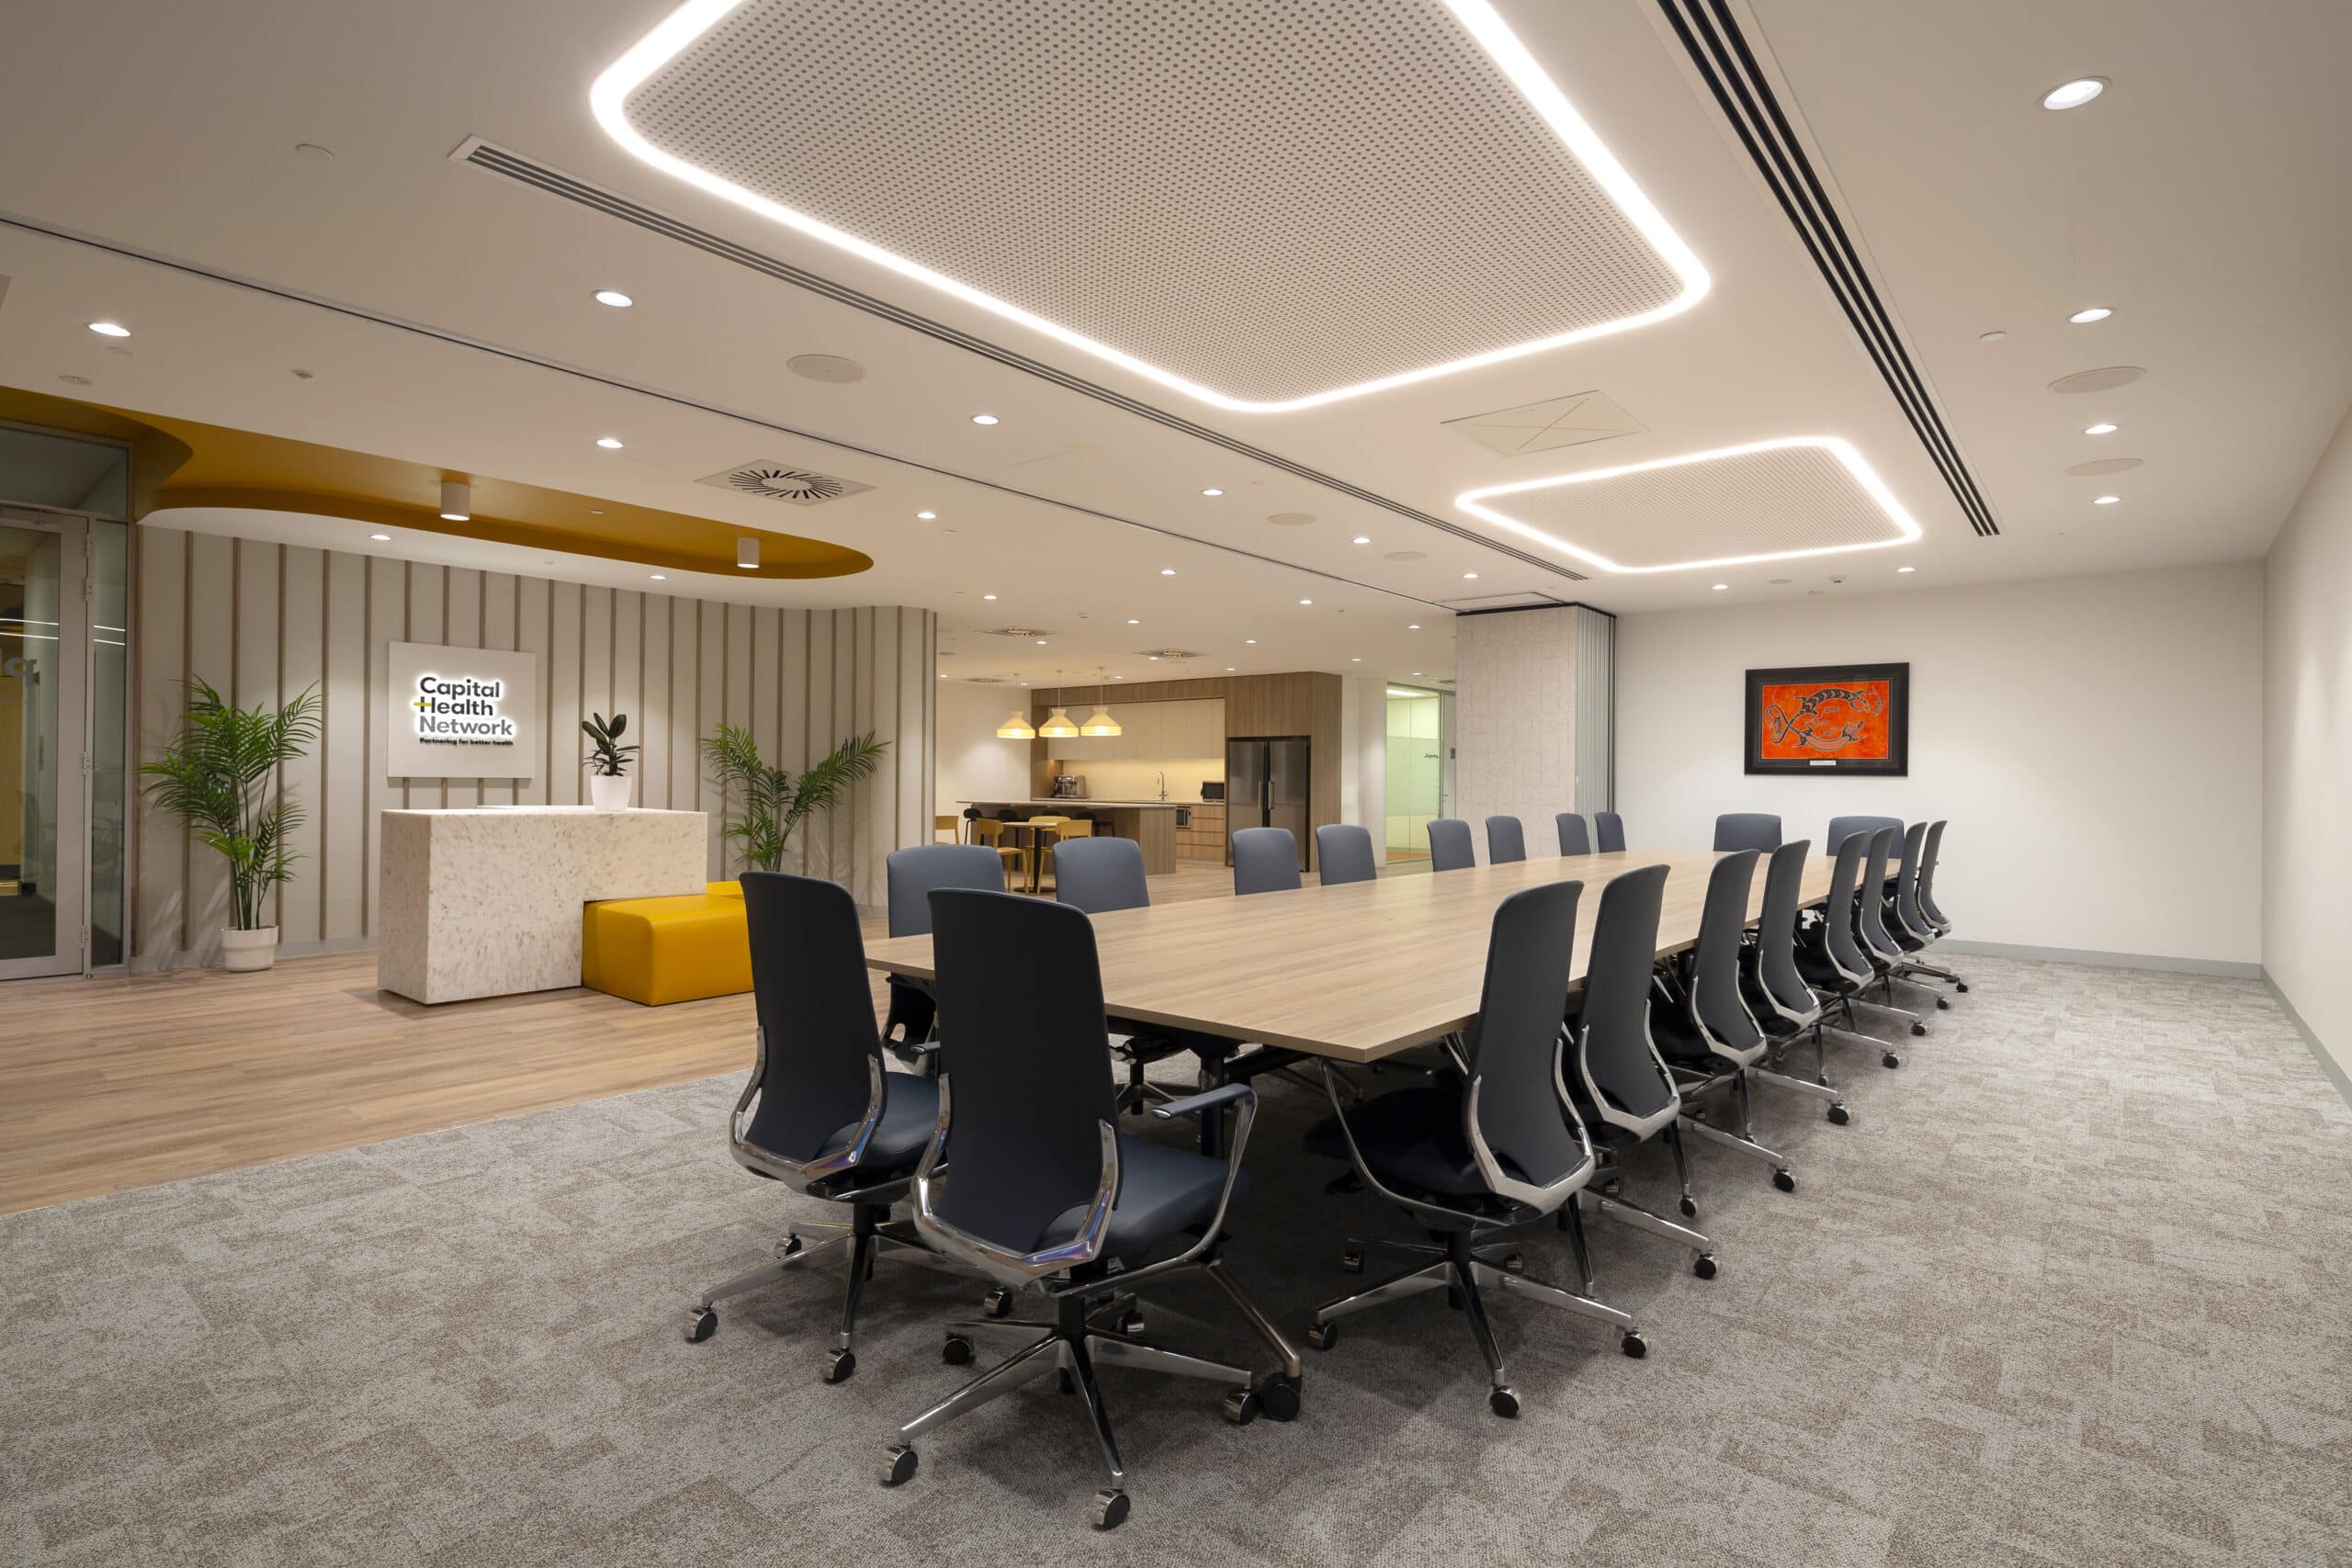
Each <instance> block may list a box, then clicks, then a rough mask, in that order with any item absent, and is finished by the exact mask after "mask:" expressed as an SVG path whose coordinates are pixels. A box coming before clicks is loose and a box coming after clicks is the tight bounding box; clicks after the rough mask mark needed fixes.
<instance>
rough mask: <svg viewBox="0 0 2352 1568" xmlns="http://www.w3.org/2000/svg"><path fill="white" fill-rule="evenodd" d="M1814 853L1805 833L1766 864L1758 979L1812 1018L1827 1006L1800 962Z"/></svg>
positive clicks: (1799, 1014)
mask: <svg viewBox="0 0 2352 1568" xmlns="http://www.w3.org/2000/svg"><path fill="white" fill-rule="evenodd" d="M1812 854H1813V844H1812V842H1811V841H1810V840H1805V839H1799V840H1797V841H1796V842H1795V843H1792V844H1782V845H1781V847H1780V848H1779V849H1776V850H1774V851H1773V852H1772V858H1771V859H1770V861H1768V862H1767V863H1765V866H1764V914H1763V918H1762V919H1760V920H1758V922H1757V927H1756V977H1757V980H1758V983H1760V984H1761V985H1762V986H1763V987H1764V992H1765V994H1766V995H1767V996H1769V997H1770V998H1772V1000H1773V1001H1774V1002H1776V1003H1778V1004H1779V1006H1780V1009H1781V1011H1782V1012H1783V1013H1786V1014H1788V1015H1789V1016H1790V1017H1792V1018H1803V1019H1811V1018H1814V1017H1815V1016H1816V1015H1818V1014H1819V1012H1820V1011H1821V1003H1820V1001H1819V999H1818V998H1815V996H1814V994H1813V987H1811V986H1808V985H1806V984H1805V982H1804V971H1802V970H1800V969H1799V968H1798V967H1797V899H1798V897H1799V895H1800V894H1801V893H1802V892H1803V891H1804V863H1805V862H1806V860H1808V859H1809V858H1811V856H1812Z"/></svg>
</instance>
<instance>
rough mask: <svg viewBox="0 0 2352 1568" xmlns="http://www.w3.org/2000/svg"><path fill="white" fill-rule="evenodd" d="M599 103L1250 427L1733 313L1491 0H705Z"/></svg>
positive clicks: (834, 232)
mask: <svg viewBox="0 0 2352 1568" xmlns="http://www.w3.org/2000/svg"><path fill="white" fill-rule="evenodd" d="M1531 95H1532V96H1531ZM594 106H595V108H596V112H597V115H598V118H600V120H602V121H603V123H604V124H605V129H606V130H608V131H610V132H611V133H612V134H613V135H614V136H615V137H616V139H617V140H619V141H621V142H622V143H623V145H625V146H628V147H629V148H630V150H631V151H632V152H637V153H638V154H639V156H640V157H644V158H646V159H647V160H648V161H649V162H651V163H653V164H656V165H657V166H660V167H662V168H664V169H666V170H668V171H669V172H670V173H673V174H675V175H679V176H680V177H682V178H687V179H690V180H693V181H694V182H695V183H696V184H698V185H702V186H705V187H706V188H708V189H712V190H716V191H718V193H719V194H721V195H725V196H728V197H730V198H731V199H735V200H737V201H740V202H742V203H743V204H744V205H746V206H750V207H752V208H753V209H755V210H759V211H762V212H763V213H764V214H766V215H767V216H769V217H772V218H775V219H776V220H778V221H782V222H786V223H787V224H790V225H791V226H793V227H795V228H797V229H800V230H801V231H804V232H808V233H811V234H814V235H815V236H816V237H818V238H820V239H823V240H826V241H828V242H829V243H835V244H840V245H842V246H843V247H844V248H847V249H851V250H854V251H856V252H858V253H859V254H865V256H867V258H868V259H870V260H875V261H878V262H881V263H882V264H883V265H890V266H893V267H894V268H896V269H897V270H899V271H900V272H902V273H905V274H907V275H909V276H916V277H919V278H921V279H922V281H924V282H926V283H930V284H933V286H935V287H940V288H946V289H948V290H949V291H951V292H954V293H956V294H958V295H959V296H960V297H962V298H965V299H968V300H970V301H972V302H973V303H976V304H980V305H983V306H986V307H987V308H989V309H991V310H997V311H999V313H1001V314H1004V315H1007V316H1010V317H1012V318H1013V319H1015V320H1018V321H1023V323H1024V324H1026V325H1029V326H1032V327H1035V328H1037V329H1038V330H1041V331H1046V332H1047V333H1049V334H1050V335H1054V336H1057V337H1059V338H1061V339H1062V340H1063V341H1065V342H1068V343H1071V344H1074V345H1076V346H1079V347H1081V348H1084V349H1086V350H1088V351H1089V352H1091V353H1096V354H1100V355H1103V356H1104V357H1106V358H1110V359H1113V360H1115V361H1117V362H1119V363H1121V364H1124V365H1126V366H1127V367H1129V368H1130V369H1135V370H1139V371H1141V372H1142V373H1144V374H1146V375H1149V376H1152V377H1153V378H1156V379H1159V380H1160V381H1162V382H1164V383H1166V384H1168V385H1170V386H1173V387H1176V388H1178V389H1181V390H1183V391H1186V392H1189V393H1192V394H1193V395H1195V396H1199V397H1201V398H1204V399H1205V400H1209V401H1212V402H1216V403H1219V404H1221V405H1223V406H1227V407H1232V408H1242V409H1251V410H1261V411H1268V410H1273V409H1281V408H1289V407H1298V406H1305V405H1306V404H1309V403H1313V402H1321V401H1328V400H1331V399H1333V398H1337V397H1345V396H1351V395H1354V394H1356V393H1358V392H1362V391H1366V390H1371V389H1376V388H1378V387H1380V386H1383V385H1393V384H1395V382H1396V381H1397V379H1398V378H1404V379H1417V378H1420V377H1422V376H1426V375H1431V374H1440V373H1442V372H1443V371H1445V370H1447V369H1453V368H1463V367H1466V364H1468V363H1484V362H1487V361H1489V360H1491V359H1493V358H1496V357H1507V356H1509V355H1512V354H1515V353H1522V352H1533V351H1534V350H1536V349H1539V348H1543V347H1547V346H1555V345H1557V344H1560V343H1562V342H1573V341H1576V340H1577V338H1580V337H1589V336H1592V335H1596V334H1598V333H1604V332H1611V331H1617V330H1622V329H1623V328H1624V327H1627V326H1631V325H1638V324H1640V323H1641V322H1643V321H1648V320H1654V319H1657V318H1658V317H1660V316H1662V315H1667V314H1671V313H1673V312H1674V311H1676V310H1680V309H1683V308H1686V307H1687V306H1688V305H1689V304H1691V302H1693V301H1695V300H1696V299H1697V298H1698V297H1699V296H1700V294H1702V293H1703V292H1704V290H1705V288H1706V287H1707V281H1706V273H1705V270H1704V268H1703V267H1702V266H1701V265H1699V263H1698V261H1697V259H1696V258H1695V257H1693V256H1691V254H1690V252H1689V251H1688V249H1687V248H1685V247H1684V246H1683V245H1682V243H1681V242H1680V241H1679V239H1678V238H1676V237H1675V235H1674V234H1673V231H1671V229H1669V228H1668V226H1667V225H1666V223H1665V221H1664V220H1663V219H1662V218H1660V217H1659V215H1658V214H1657V211H1656V209H1653V208H1651V207H1650V205H1649V203H1648V202H1647V200H1646V199H1645V197H1643V196H1642V195H1641V192H1640V191H1639V190H1638V188H1636V187H1635V186H1634V185H1633V182H1632V180H1631V179H1630V177H1629V176H1627V175H1625V173H1624V171H1623V169H1622V168H1621V167H1619V166H1618V165H1617V164H1616V163H1615V160H1614V159H1613V158H1611V156H1610V154H1609V152H1608V150H1607V149H1606V148H1605V147H1603V146H1601V144H1600V141H1598V139H1597V138H1595V137H1594V136H1593V135H1592V133H1591V131H1590V130H1589V128H1587V127H1586V126H1585V125H1584V124H1583V122H1582V121H1581V119H1579V118H1577V115H1576V112H1575V110H1574V109H1573V108H1572V107H1569V106H1568V104H1567V103H1566V100H1565V99H1564V98H1562V97H1560V96H1559V94H1558V92H1557V90H1556V89H1555V87H1554V86H1553V85H1552V84H1551V83H1550V81H1549V80H1548V79H1547V78H1546V77H1544V74H1543V73H1542V71H1541V69H1540V67H1538V66H1537V65H1536V64H1535V62H1533V60H1532V57H1529V56H1528V55H1526V53H1525V52H1524V51H1523V50H1522V49H1521V46H1520V45H1519V43H1518V41H1517V40H1516V39H1514V38H1512V37H1511V35H1510V32H1509V31H1508V29H1506V28H1503V26H1502V24H1501V22H1500V21H1499V20H1498V18H1496V17H1495V16H1494V14H1493V13H1492V11H1491V10H1489V9H1488V8H1487V5H1486V3H1485V0H1295V3H1286V4H1276V3H1272V0H1192V3H1188V4H1185V5H1181V6H1169V5H1149V4H1140V3H1126V4H1119V3H1105V0H1019V3H1016V0H693V3H692V4H689V5H688V6H685V7H684V9H683V10H681V11H680V12H679V13H677V14H676V15H674V16H673V17H672V18H671V19H670V20H669V21H668V22H665V23H664V24H663V25H662V28H659V29H657V30H656V32H655V33H654V34H653V35H651V36H650V37H649V38H648V39H646V40H645V41H644V42H643V43H640V44H639V46H638V47H637V48H636V49H634V50H632V51H630V52H629V53H628V55H626V56H624V57H623V58H622V59H621V60H620V61H618V62H616V63H615V64H614V66H613V67H612V68H611V69H610V70H609V71H607V72H606V73H605V76H604V77H603V78H601V79H600V80H599V82H598V84H597V86H596V92H595V95H594Z"/></svg>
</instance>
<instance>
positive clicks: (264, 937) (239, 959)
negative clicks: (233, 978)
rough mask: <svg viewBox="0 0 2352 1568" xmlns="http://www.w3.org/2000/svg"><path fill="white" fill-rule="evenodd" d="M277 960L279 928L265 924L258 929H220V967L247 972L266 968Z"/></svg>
mask: <svg viewBox="0 0 2352 1568" xmlns="http://www.w3.org/2000/svg"><path fill="white" fill-rule="evenodd" d="M276 963H277V927H276V926H263V927H261V928H260V929H259V930H257V931H237V930H235V929H234V928H232V927H225V926H224V927H222V928H221V931H220V967H221V968H223V969H230V970H235V971H238V972H240V973H246V972H250V971H252V970H255V969H266V968H268V967H269V966H270V965H271V964H276Z"/></svg>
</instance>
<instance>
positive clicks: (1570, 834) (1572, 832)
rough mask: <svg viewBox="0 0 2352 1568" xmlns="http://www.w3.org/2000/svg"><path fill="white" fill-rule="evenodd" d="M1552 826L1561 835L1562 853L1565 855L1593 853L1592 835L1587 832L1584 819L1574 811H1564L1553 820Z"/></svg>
mask: <svg viewBox="0 0 2352 1568" xmlns="http://www.w3.org/2000/svg"><path fill="white" fill-rule="evenodd" d="M1552 826H1553V829H1555V831H1556V832H1558V834H1559V835H1560V853H1562V854H1563V855H1589V854H1590V853H1592V835H1591V834H1590V833H1589V832H1587V831H1586V830H1585V825H1584V818H1581V817H1579V816H1577V814H1576V813H1575V812H1573V811H1563V812H1561V813H1560V814H1559V815H1558V816H1556V817H1555V818H1552Z"/></svg>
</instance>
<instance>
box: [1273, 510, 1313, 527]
mask: <svg viewBox="0 0 2352 1568" xmlns="http://www.w3.org/2000/svg"><path fill="white" fill-rule="evenodd" d="M1266 521H1267V522H1269V523H1272V525H1274V526H1275V527H1277V528H1304V527H1306V525H1308V524H1309V523H1312V522H1314V521H1315V513H1312V512H1272V513H1267V514H1266Z"/></svg>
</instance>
